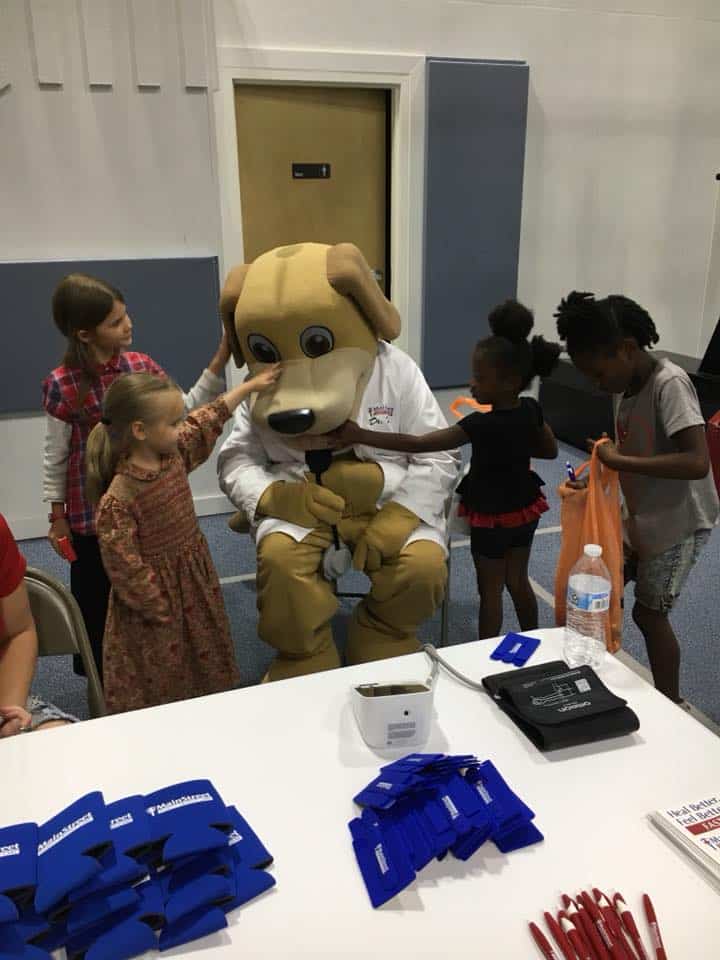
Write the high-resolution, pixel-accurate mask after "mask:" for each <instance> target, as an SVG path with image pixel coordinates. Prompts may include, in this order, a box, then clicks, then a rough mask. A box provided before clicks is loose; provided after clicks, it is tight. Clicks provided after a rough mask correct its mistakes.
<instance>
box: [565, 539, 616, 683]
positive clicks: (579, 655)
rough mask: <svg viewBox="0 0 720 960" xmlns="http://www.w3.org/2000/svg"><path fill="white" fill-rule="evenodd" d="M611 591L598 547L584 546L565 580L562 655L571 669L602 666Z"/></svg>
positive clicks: (600, 549)
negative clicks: (565, 606) (565, 600)
mask: <svg viewBox="0 0 720 960" xmlns="http://www.w3.org/2000/svg"><path fill="white" fill-rule="evenodd" d="M611 589H612V585H611V582H610V574H609V572H608V568H607V567H606V566H605V564H604V562H603V559H602V547H599V546H598V545H597V544H596V543H588V544H587V545H586V547H585V550H584V552H583V555H582V557H580V559H579V560H578V562H577V563H576V564H575V566H574V567H573V568H572V570H571V571H570V577H569V579H568V592H567V619H566V629H565V651H564V652H565V660H566V661H567V663H568V664H569V665H570V666H571V667H579V666H580V665H581V664H588V665H589V666H591V667H592V668H593V669H597V668H598V667H599V666H600V664H601V663H602V661H603V659H604V657H605V635H606V629H607V622H608V618H609V615H610V613H609V611H610V591H611Z"/></svg>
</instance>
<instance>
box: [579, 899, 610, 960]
mask: <svg viewBox="0 0 720 960" xmlns="http://www.w3.org/2000/svg"><path fill="white" fill-rule="evenodd" d="M588 899H589V898H588ZM575 902H576V903H577V908H578V914H579V915H580V918H581V920H582V924H583V927H584V929H585V936H586V937H587V939H588V941H589V943H590V944H591V946H592V948H593V950H594V951H595V956H596V957H597V960H611V957H610V953H609V951H608V949H607V947H606V946H605V943H604V942H603V940H602V937H601V936H600V933H599V932H598V928H597V926H596V925H595V921H594V919H593V916H592V914H591V913H590V911H589V910H588V909H587V906H586V904H585V901H584V900H583V895H582V894H579V895H578V897H577V899H576V901H575Z"/></svg>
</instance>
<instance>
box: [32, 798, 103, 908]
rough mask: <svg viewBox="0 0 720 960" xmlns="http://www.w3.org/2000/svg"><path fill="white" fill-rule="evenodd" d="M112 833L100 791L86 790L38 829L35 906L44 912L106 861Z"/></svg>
mask: <svg viewBox="0 0 720 960" xmlns="http://www.w3.org/2000/svg"><path fill="white" fill-rule="evenodd" d="M108 854H110V855H112V837H111V834H110V824H109V821H108V817H107V811H106V808H105V802H104V800H103V795H102V794H101V793H99V792H95V793H88V794H87V795H86V796H84V797H81V798H80V799H79V800H76V801H75V803H73V804H71V805H70V806H69V807H66V808H65V810H63V811H62V812H61V813H59V814H58V815H57V816H56V817H53V818H52V820H48V821H47V823H44V824H43V825H42V826H41V827H39V829H38V850H37V858H38V859H37V873H38V885H37V890H36V892H35V909H36V910H37V912H38V913H48V912H49V911H51V910H53V911H54V910H55V909H56V908H58V907H62V906H63V904H64V903H65V902H67V899H68V895H69V894H70V892H71V891H73V890H75V889H76V888H77V887H80V886H82V885H83V884H86V883H87V882H88V880H90V879H92V877H94V876H95V875H96V874H98V873H100V871H101V870H103V869H104V868H105V867H106V866H107V865H108V863H107V858H108Z"/></svg>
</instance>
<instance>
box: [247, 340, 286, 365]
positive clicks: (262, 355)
mask: <svg viewBox="0 0 720 960" xmlns="http://www.w3.org/2000/svg"><path fill="white" fill-rule="evenodd" d="M247 342H248V347H249V348H250V353H252V355H253V356H254V357H255V359H256V360H257V362H258V363H277V362H278V361H279V360H280V351H279V350H278V348H277V347H276V346H275V344H274V343H273V342H272V340H268V338H267V337H263V336H262V334H260V333H251V334H250V336H249V337H248V341H247Z"/></svg>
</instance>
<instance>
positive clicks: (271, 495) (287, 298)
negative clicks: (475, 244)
mask: <svg viewBox="0 0 720 960" xmlns="http://www.w3.org/2000/svg"><path fill="white" fill-rule="evenodd" d="M221 312H222V315H223V321H224V323H225V328H226V330H227V332H228V335H229V338H230V342H231V345H232V349H233V355H234V358H235V362H236V363H237V364H238V366H242V365H244V364H245V363H247V365H248V367H249V369H250V372H251V374H254V373H256V372H257V371H258V370H260V369H262V367H263V366H264V365H266V364H270V363H276V362H278V361H281V362H282V373H281V376H280V379H279V380H278V383H277V385H276V387H275V388H274V389H273V390H271V391H268V392H266V393H264V394H262V395H255V394H254V395H253V397H252V399H251V400H250V401H248V402H246V403H244V404H241V405H240V407H239V408H238V410H237V412H236V414H235V425H234V429H233V431H232V433H231V435H230V437H229V438H228V439H227V441H226V442H225V443H224V445H223V447H222V449H221V452H220V457H219V461H218V470H219V475H220V486H221V487H222V489H223V491H224V492H225V493H226V494H227V496H228V497H229V498H230V500H231V501H232V502H233V504H235V506H236V507H237V508H238V509H239V510H240V511H241V514H244V516H245V517H247V520H248V522H249V525H250V530H251V532H252V533H253V534H254V536H255V541H256V545H257V602H258V611H259V623H258V633H259V635H260V637H261V638H262V639H263V640H264V641H265V642H266V643H268V644H270V645H271V646H272V647H274V648H275V649H276V650H277V652H278V656H277V658H276V659H275V661H274V663H273V665H272V666H271V668H270V672H269V679H270V680H278V679H282V678H285V677H291V676H297V675H300V674H305V673H312V672H315V671H319V670H329V669H332V668H333V667H337V666H339V665H340V659H339V656H338V652H337V649H336V647H335V644H334V642H333V638H332V631H331V626H330V621H331V619H332V616H333V614H334V613H335V611H336V609H337V604H338V601H337V598H336V597H335V593H334V590H333V583H332V579H331V578H330V579H329V578H328V576H327V570H328V555H329V554H330V555H332V554H333V552H334V553H335V557H336V558H337V556H338V551H337V545H338V544H341V545H342V544H345V545H348V546H349V547H350V548H351V549H352V551H353V555H352V559H353V565H354V566H355V567H356V569H359V570H363V571H364V572H365V573H366V574H367V576H368V577H369V578H370V581H371V589H370V592H369V593H368V595H367V597H366V598H365V599H364V600H362V602H360V603H359V604H358V605H357V606H356V607H355V610H354V612H353V617H352V620H351V623H350V627H349V632H348V646H347V652H346V656H347V660H348V662H349V663H360V662H364V661H368V660H378V659H382V658H384V657H392V656H396V655H399V654H405V653H413V652H415V651H417V650H418V649H419V644H418V641H417V637H416V630H417V627H418V625H419V624H420V623H421V622H422V621H423V620H425V619H427V618H428V617H430V616H431V615H432V613H433V611H434V610H435V608H436V607H437V606H438V604H439V603H440V602H441V600H442V597H443V593H444V590H445V586H446V579H447V565H446V547H445V543H446V513H447V507H448V504H449V501H450V498H451V495H452V492H453V489H454V486H455V483H456V480H457V473H458V466H459V457H458V456H457V454H456V453H455V452H453V453H432V454H422V455H405V454H397V453H390V452H384V451H380V450H374V449H371V448H369V447H357V448H356V449H354V450H346V451H340V452H336V453H335V455H334V456H332V457H331V455H330V454H329V453H328V452H327V451H325V452H324V453H325V456H326V458H327V462H326V464H325V467H326V469H325V472H324V473H322V474H318V473H317V471H316V469H315V467H313V471H314V473H312V474H311V473H310V472H309V471H308V463H310V457H311V456H312V455H311V454H307V457H308V460H307V462H306V451H307V450H308V449H310V448H312V446H313V437H314V436H319V435H321V434H325V433H327V432H328V431H331V430H334V429H336V428H337V427H339V426H340V424H342V423H343V422H344V421H345V420H347V419H355V420H357V421H358V422H359V423H360V425H361V426H363V427H367V428H370V429H375V430H383V431H390V432H393V433H413V434H420V433H427V432H429V431H431V430H437V429H441V428H443V427H446V426H447V424H446V422H445V419H444V417H443V415H442V413H441V411H440V408H439V407H438V404H437V402H436V401H435V398H434V397H433V395H432V393H431V392H430V389H429V387H428V385H427V383H426V382H425V378H424V377H423V375H422V373H421V372H420V370H419V369H418V367H417V366H416V364H415V363H414V362H413V361H412V360H411V359H410V357H408V356H407V354H405V353H403V352H402V351H401V350H399V349H398V348H397V347H393V346H392V345H391V344H390V343H389V342H388V341H390V340H393V339H395V338H396V337H397V336H398V334H399V333H400V318H399V315H398V313H397V310H396V309H395V307H394V306H393V305H392V304H391V303H390V302H389V301H388V300H386V299H385V297H384V296H383V294H382V292H381V290H380V288H379V286H378V285H377V283H376V281H375V279H374V277H373V275H372V272H371V271H370V268H369V267H368V265H367V263H366V262H365V260H364V258H363V256H362V254H361V253H360V251H359V250H358V249H357V248H356V247H354V246H353V245H351V244H339V245H337V246H333V247H331V246H326V245H324V244H317V243H303V244H296V245H293V246H288V247H280V248H278V249H276V250H271V251H270V252H269V253H266V254H263V256H261V257H259V258H258V259H257V260H256V261H255V262H254V263H252V264H251V265H249V266H247V265H243V266H238V267H235V268H234V269H233V270H231V272H230V273H229V275H228V277H227V280H226V282H225V286H224V288H223V291H222V296H221ZM317 443H318V444H319V443H320V441H317ZM311 465H312V464H311ZM318 480H319V481H320V482H319V483H318V482H317V481H318ZM334 542H335V547H334V546H333V544H334ZM342 549H343V548H341V553H342ZM330 566H332V563H331V564H330ZM336 572H337V571H336ZM330 577H332V573H331V575H330Z"/></svg>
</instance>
